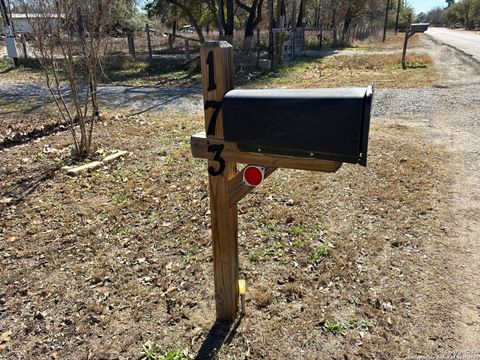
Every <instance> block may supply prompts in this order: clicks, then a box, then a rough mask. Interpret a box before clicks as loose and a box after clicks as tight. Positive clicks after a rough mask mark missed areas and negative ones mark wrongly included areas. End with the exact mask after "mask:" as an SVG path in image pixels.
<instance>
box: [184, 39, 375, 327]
mask: <svg viewBox="0 0 480 360" xmlns="http://www.w3.org/2000/svg"><path fill="white" fill-rule="evenodd" d="M200 59H201V68H202V87H203V96H204V109H205V133H201V134H197V135H193V136H192V137H191V150H192V154H193V156H194V157H196V158H203V159H208V173H209V189H210V209H211V221H212V223H211V229H212V245H213V264H214V279H215V302H216V314H217V320H227V321H233V320H234V319H235V318H236V316H237V312H238V303H239V287H238V286H239V285H238V280H239V279H238V272H239V271H238V269H239V266H238V214H237V203H238V202H239V201H240V200H241V199H242V198H243V197H245V196H246V195H247V194H248V193H249V192H250V191H251V190H252V189H253V187H251V186H248V185H246V184H245V183H244V181H243V169H244V168H243V169H242V170H240V171H239V170H238V169H237V164H239V163H241V164H254V165H258V166H262V167H264V168H265V173H264V178H266V177H268V176H269V175H270V174H272V173H273V172H274V171H275V169H276V168H279V167H283V168H292V169H302V170H312V171H320V172H328V173H332V172H336V171H337V170H338V169H339V168H340V167H341V166H342V162H341V161H330V160H323V159H319V158H308V157H295V156H285V155H278V154H265V153H262V152H253V151H245V150H244V149H243V150H240V149H239V148H238V144H237V143H235V142H232V141H226V140H225V137H224V134H225V132H224V114H223V110H222V104H223V100H224V95H225V94H226V93H227V92H229V91H230V90H232V89H233V73H234V68H233V47H232V46H231V45H230V44H229V43H227V42H225V41H220V42H207V43H205V44H203V45H202V47H201V50H200ZM367 130H368V129H367ZM367 137H368V133H367ZM258 150H259V151H260V149H258Z"/></svg>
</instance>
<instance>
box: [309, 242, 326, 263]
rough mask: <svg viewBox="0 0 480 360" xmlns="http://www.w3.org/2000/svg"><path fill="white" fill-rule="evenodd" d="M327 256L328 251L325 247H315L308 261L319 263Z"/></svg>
mask: <svg viewBox="0 0 480 360" xmlns="http://www.w3.org/2000/svg"><path fill="white" fill-rule="evenodd" d="M328 255H329V250H328V248H327V247H326V246H325V245H320V246H317V248H316V249H315V250H313V251H312V252H311V253H310V260H312V261H319V260H322V259H323V258H324V257H326V256H328Z"/></svg>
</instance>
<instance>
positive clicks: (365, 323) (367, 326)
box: [360, 320, 375, 331]
mask: <svg viewBox="0 0 480 360" xmlns="http://www.w3.org/2000/svg"><path fill="white" fill-rule="evenodd" d="M374 326H375V324H374V323H373V322H371V321H370V320H363V321H362V323H361V324H360V327H361V328H362V329H364V330H367V331H370V329H372V328H373V327H374Z"/></svg>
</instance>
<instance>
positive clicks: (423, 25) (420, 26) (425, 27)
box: [410, 23, 430, 33]
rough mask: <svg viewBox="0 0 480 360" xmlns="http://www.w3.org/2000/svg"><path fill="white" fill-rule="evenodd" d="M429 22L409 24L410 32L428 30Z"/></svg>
mask: <svg viewBox="0 0 480 360" xmlns="http://www.w3.org/2000/svg"><path fill="white" fill-rule="evenodd" d="M429 25H430V24H429V23H418V24H412V25H410V32H412V33H424V32H425V31H427V30H428V26H429Z"/></svg>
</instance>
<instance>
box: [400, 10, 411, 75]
mask: <svg viewBox="0 0 480 360" xmlns="http://www.w3.org/2000/svg"><path fill="white" fill-rule="evenodd" d="M411 25H412V14H410V15H409V17H408V25H407V28H406V29H405V41H404V42H403V54H402V68H403V70H406V69H407V47H408V39H410V37H411V36H412V35H410V26H411Z"/></svg>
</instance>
